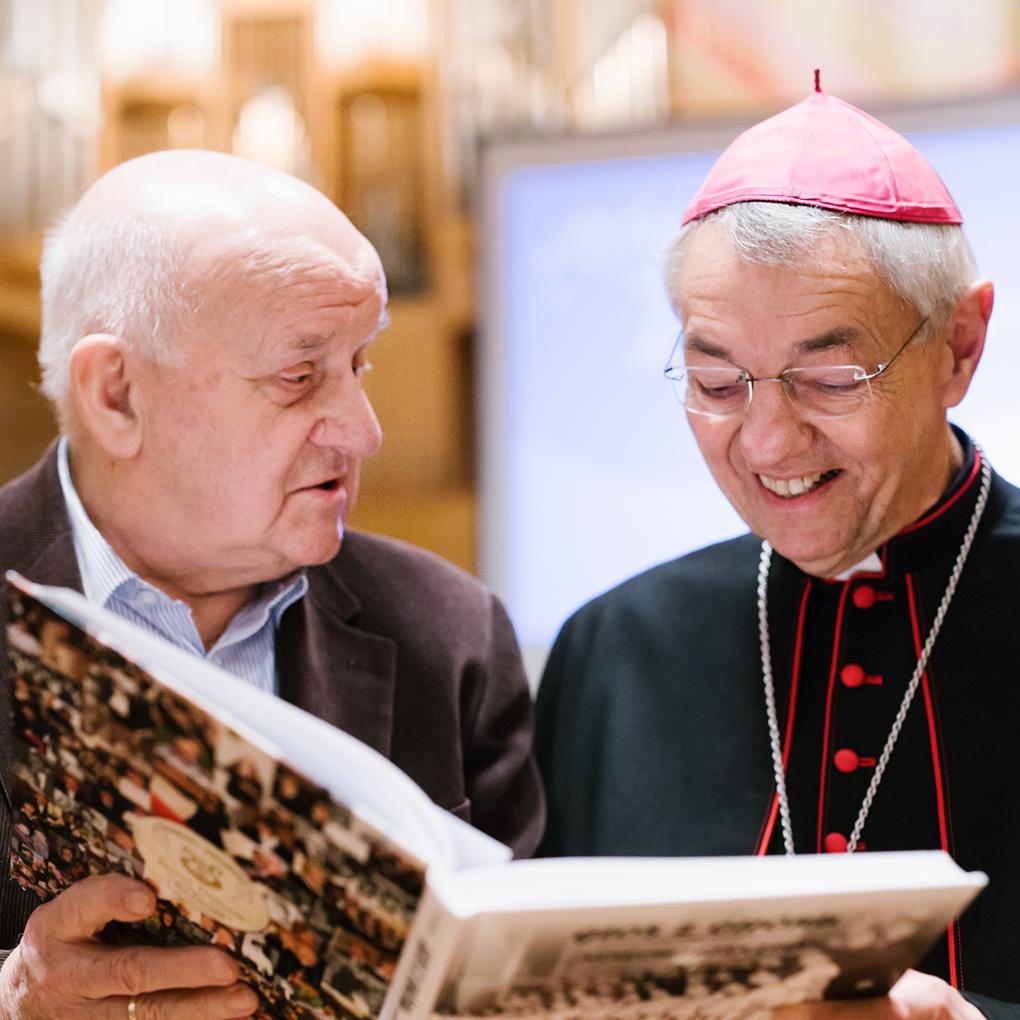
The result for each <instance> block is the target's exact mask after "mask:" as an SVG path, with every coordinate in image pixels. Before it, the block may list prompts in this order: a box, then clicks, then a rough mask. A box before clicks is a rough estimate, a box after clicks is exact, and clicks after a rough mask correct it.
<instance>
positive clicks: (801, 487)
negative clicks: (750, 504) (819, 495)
mask: <svg viewBox="0 0 1020 1020" xmlns="http://www.w3.org/2000/svg"><path fill="white" fill-rule="evenodd" d="M838 474H839V469H838V468H833V469H832V470H831V471H823V472H821V473H819V474H813V475H801V476H800V477H799V478H769V476H768V475H758V480H759V481H760V482H761V484H762V485H764V486H765V488H766V489H768V490H769V492H771V493H774V494H775V495H777V496H779V497H780V498H781V499H796V498H797V497H798V496H806V495H807V494H808V493H809V492H814V490H815V489H817V488H818V487H819V486H820V485H824V484H825V483H826V482H828V481H830V480H831V479H833V478H835V477H836V475H838Z"/></svg>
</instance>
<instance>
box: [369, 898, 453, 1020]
mask: <svg viewBox="0 0 1020 1020" xmlns="http://www.w3.org/2000/svg"><path fill="white" fill-rule="evenodd" d="M465 924H466V922H465V921H464V919H462V918H459V917H456V916H454V915H453V914H451V913H450V911H448V910H447V909H446V907H444V906H443V904H442V903H441V902H440V901H439V899H438V897H437V896H436V895H435V894H434V893H433V891H432V890H431V889H430V888H428V887H426V889H425V895H424V896H423V897H422V901H421V904H420V906H419V907H418V911H417V913H416V914H415V917H414V921H413V922H412V923H411V930H410V931H409V932H408V935H407V941H406V942H405V943H404V948H403V950H402V951H401V953H400V960H399V962H398V963H397V970H396V973H395V974H394V975H393V983H392V984H391V985H390V988H389V991H388V992H387V993H386V1001H385V1002H384V1003H383V1008H382V1011H381V1012H380V1014H379V1020H423V1018H424V1017H427V1016H429V1015H430V1014H431V1012H432V1008H433V1006H434V1005H435V1002H436V998H437V997H438V995H439V992H440V990H441V989H442V985H443V980H444V979H445V978H446V976H447V974H448V971H449V967H450V961H451V959H452V958H453V955H454V951H455V950H456V948H457V945H458V943H459V941H460V935H461V932H462V929H463V927H464V925H465Z"/></svg>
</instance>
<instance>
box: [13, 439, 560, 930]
mask: <svg viewBox="0 0 1020 1020" xmlns="http://www.w3.org/2000/svg"><path fill="white" fill-rule="evenodd" d="M7 570H17V571H18V572H19V573H21V574H23V575H25V576H26V577H28V578H29V579H30V580H32V581H36V582H39V583H41V584H52V585H63V586H66V587H70V588H76V589H78V590H79V591H80V590H81V577H80V575H79V572H78V565H77V560H76V558H75V554H74V547H73V542H72V537H71V527H70V522H69V521H68V518H67V513H66V510H65V507H64V499H63V495H62V493H61V489H60V482H59V478H58V476H57V458H56V448H55V446H54V447H51V449H50V450H49V452H48V453H47V454H46V456H45V457H44V458H43V460H41V461H40V462H39V463H38V464H37V465H36V466H35V467H34V468H32V469H31V470H30V471H28V472H27V473H26V474H24V475H22V476H21V477H19V478H16V479H15V480H14V481H12V482H9V483H8V484H7V485H5V486H3V487H2V488H0V574H2V573H3V572H4V571H7ZM308 584H309V587H308V594H307V595H306V596H305V598H303V599H301V600H299V601H298V602H296V603H295V604H294V605H293V606H291V607H290V608H289V609H288V610H287V611H286V612H285V613H284V616H283V619H282V621H281V623H280V629H279V631H278V633H277V639H276V660H277V672H278V676H279V685H280V695H281V696H282V697H283V698H285V699H286V700H287V701H290V702H292V703H293V704H295V705H298V706H300V707H301V708H303V709H306V710H307V711H309V712H312V713H314V714H315V715H318V716H320V717H321V718H322V719H325V720H326V721H327V722H330V723H332V724H333V725H335V726H338V727H339V728H340V729H343V730H345V731H346V732H348V733H350V734H352V735H354V736H355V737H357V738H358V739H360V740H362V741H364V742H365V743H366V744H369V745H370V746H372V747H374V748H375V749H376V750H378V751H380V752H382V753H383V754H385V755H386V756H387V757H389V758H390V759H391V760H392V761H393V762H394V763H395V764H397V765H398V766H399V767H400V768H401V769H403V770H404V771H405V772H406V773H407V774H408V775H409V776H410V777H411V778H412V779H414V781H415V782H416V783H418V785H419V786H421V787H422V788H423V789H424V790H425V792H426V793H427V794H428V795H429V796H430V797H431V798H432V799H433V800H434V801H435V802H436V803H437V804H439V805H440V806H442V807H444V808H447V809H448V810H450V811H452V812H453V813H454V814H457V815H459V816H460V817H461V818H464V819H466V820H468V821H470V822H471V823H472V824H474V825H476V826H477V827H478V828H480V829H482V830H483V831H485V832H488V833H490V834H491V835H493V836H495V837H496V838H497V839H499V840H502V841H503V842H504V843H508V844H509V845H510V846H511V847H513V849H514V852H515V853H516V854H517V855H518V856H526V855H529V854H530V853H531V852H532V851H533V850H534V848H535V846H536V844H537V843H538V839H539V837H540V835H541V830H542V824H543V818H544V808H543V800H542V794H541V788H540V786H539V782H538V778H537V773H536V770H535V766H534V762H533V760H532V756H531V700H530V696H529V693H528V686H527V682H526V680H525V676H524V670H523V667H522V665H521V659H520V653H519V650H518V648H517V643H516V640H515V638H514V634H513V629H512V627H511V625H510V622H509V620H508V618H507V616H506V613H505V611H504V609H503V607H502V606H501V605H500V603H499V602H498V600H497V599H496V598H495V597H494V596H493V595H492V594H491V593H489V592H488V591H486V590H485V589H484V588H483V587H482V586H481V585H480V584H479V583H478V581H477V580H475V579H474V578H472V577H471V576H470V575H468V574H466V573H464V572H463V571H460V570H458V569H457V568H455V567H453V566H451V565H450V564H448V563H445V562H444V561H443V560H441V559H439V558H438V557H436V556H433V555H432V554H430V553H427V552H424V551H422V550H420V549H415V548H413V547H412V546H408V545H405V544H403V543H400V542H396V541H393V540H392V539H385V538H378V537H375V536H370V535H361V534H357V533H348V534H347V535H346V536H345V537H344V541H343V548H342V549H341V551H340V553H339V555H338V556H337V557H336V558H335V559H334V560H333V561H332V562H330V563H328V564H325V565H324V566H320V567H311V568H309V570H308ZM6 612H7V606H6V599H5V598H2V597H0V625H2V624H4V623H5V620H6ZM4 631H5V628H4V627H3V626H0V673H2V676H0V679H2V682H0V786H2V797H0V950H2V949H5V948H9V947H10V946H12V945H14V943H15V942H16V940H17V938H18V936H19V934H20V932H21V931H22V930H23V929H24V924H25V920H26V919H27V917H28V914H29V913H30V911H31V909H32V908H33V907H34V906H36V905H37V901H36V900H35V897H34V896H29V895H26V894H24V893H22V892H21V890H20V889H19V888H17V887H16V886H15V885H14V883H12V882H11V881H10V879H9V878H8V860H7V846H8V840H9V836H10V826H11V818H10V796H9V789H10V784H9V777H10V760H9V752H10V747H11V736H10V691H9V684H8V682H7V678H6V661H7V657H6V640H5V634H4Z"/></svg>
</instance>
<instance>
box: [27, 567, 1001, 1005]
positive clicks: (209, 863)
mask: <svg viewBox="0 0 1020 1020" xmlns="http://www.w3.org/2000/svg"><path fill="white" fill-rule="evenodd" d="M7 599H8V618H7V651H8V660H9V661H8V676H9V682H10V684H11V685H12V696H13V697H12V701H13V708H14V720H13V731H12V732H13V734H14V742H15V755H14V767H13V774H12V779H11V790H10V793H11V797H12V801H13V808H14V826H13V838H12V845H11V847H10V856H11V868H12V873H13V875H14V877H15V878H16V879H17V880H18V881H19V882H20V883H21V884H22V885H23V886H24V887H26V888H28V889H31V890H34V891H35V892H36V893H37V894H38V895H39V896H40V898H41V899H48V898H51V897H53V896H55V895H57V894H58V893H59V892H61V891H62V890H63V889H64V888H66V887H67V886H68V885H70V884H71V883H73V882H76V881H78V880H80V879H82V878H85V877H87V876H89V875H94V874H100V873H104V872H109V871H117V872H120V873H123V874H126V875H130V876H133V877H135V878H139V879H143V880H145V881H146V882H148V883H149V884H150V885H151V886H152V887H153V889H154V890H155V891H156V893H157V895H158V898H159V899H158V909H157V911H156V913H155V914H154V915H153V916H152V917H150V918H148V919H146V920H145V921H144V922H141V923H139V924H136V925H125V924H114V925H110V926H108V927H107V929H105V930H104V932H103V938H104V939H106V940H108V941H110V942H113V943H118V942H120V943H126V942H133V943H148V944H152V945H166V946H175V945H185V944H195V943H198V944H210V945H215V946H218V947H220V948H222V949H223V950H224V951H226V952H228V953H230V954H231V955H232V956H234V957H235V958H236V959H237V960H238V961H239V962H240V964H241V967H242V979H243V980H245V981H246V982H248V983H249V984H250V985H251V986H252V987H253V988H254V989H255V990H256V991H257V993H258V994H259V996H260V1000H261V1006H260V1010H259V1012H258V1013H257V1014H256V1015H257V1016H258V1017H260V1018H263V1020H269V1018H278V1017H282V1018H293V1020H306V1018H346V1020H374V1018H381V1020H416V1018H424V1017H432V1016H441V1017H465V1018H467V1017H471V1018H475V1017H477V1018H481V1017H517V1018H523V1017H529V1018H530V1017H533V1018H539V1017H541V1018H556V1020H568V1018H569V1020H573V1018H577V1020H581V1018H591V1020H610V1018H613V1020H660V1018H661V1020H666V1018H676V1017H679V1018H691V1020H694V1018H706V1020H708V1018H716V1017H718V1018H722V1017H728V1018H729V1017H732V1018H737V1017H756V1016H761V1017H765V1016H767V1015H768V1013H769V1012H770V1010H771V1009H772V1008H773V1007H775V1006H777V1005H781V1004H784V1003H793V1002H806V1001H814V1000H818V999H823V998H847V997H854V996H867V995H880V994H883V993H884V992H885V991H887V990H888V988H889V987H890V986H891V984H892V983H894V982H895V980H896V979H897V977H898V976H899V975H900V974H901V973H902V972H903V970H904V969H906V968H907V967H909V966H910V965H911V964H913V963H915V962H916V961H917V960H918V959H920V958H921V957H922V956H923V955H924V953H925V951H926V950H927V948H928V947H929V945H930V944H931V943H932V941H933V940H934V939H935V938H936V937H937V936H938V935H939V933H940V932H941V931H942V930H943V929H944V928H945V926H946V925H947V924H949V923H950V922H951V921H952V919H953V918H954V917H955V916H957V914H958V913H959V912H960V911H961V910H962V909H964V907H965V906H966V905H967V903H968V902H969V901H970V900H971V899H972V898H973V897H974V896H975V895H976V894H977V893H978V892H979V891H980V889H981V887H982V886H983V885H984V882H985V879H984V876H983V875H981V874H966V873H964V872H963V871H962V870H961V869H959V868H958V867H957V866H956V865H955V864H954V863H953V862H952V860H951V859H950V858H949V857H948V856H947V855H945V854H942V853H939V852H934V851H932V852H928V851H922V852H916V853H900V854H878V853H876V854H855V855H849V856H847V855H843V856H839V855H825V856H803V857H786V858H780V857H773V858H720V859H687V860H685V859H679V858H678V859H645V858H635V859H621V858H612V859H595V858H590V859H565V858H564V859H550V860H538V861H512V862H511V861H510V851H509V850H508V848H506V847H504V846H502V845H501V844H500V843H497V842H496V841H495V840H493V839H491V838H490V837H488V836H486V835H484V834H483V833H481V832H479V831H477V830H475V829H473V828H472V827H471V826H469V825H467V824H465V823H464V822H462V821H460V820H459V819H457V818H455V817H454V816H453V815H450V814H448V813H447V812H445V811H443V810H442V809H440V808H439V807H437V806H436V805H435V804H433V803H432V802H431V801H430V800H429V799H428V797H427V796H426V795H425V793H424V792H423V791H422V790H420V789H419V788H418V787H417V786H416V785H415V783H414V782H413V781H412V780H411V779H410V778H408V777H407V776H406V775H405V774H404V773H402V772H401V771H400V770H399V769H397V768H396V766H394V765H393V764H392V763H391V762H389V761H388V760H387V759H385V758H384V757H383V756H382V755H380V754H378V753H377V752H376V751H374V750H372V749H371V748H369V747H366V746H365V745H363V744H361V743H360V742H359V741H357V740H355V739H354V738H352V737H350V736H348V735H347V734H345V733H343V732H341V731H340V730H337V729H335V728H333V727H331V726H329V725H327V724H326V723H324V722H322V721H321V720H319V719H317V718H315V717H314V716H311V715H309V714H307V713H305V712H303V711H302V710H300V709H298V708H296V707H294V706H292V705H289V704H287V703H285V702H283V701H282V700H280V699H278V698H276V697H274V696H272V695H270V694H266V693H263V692H260V691H257V690H254V689H253V688H252V687H250V686H249V685H247V684H245V683H244V682H242V681H241V680H238V679H237V678H235V677H233V676H231V675H229V674H228V673H225V672H224V671H222V670H220V669H218V668H217V667H215V666H213V665H211V664H209V663H207V662H205V661H203V660H201V659H199V658H197V657H195V656H193V655H190V654H189V653H187V652H185V651H182V650H181V649H178V648H176V647H174V646H173V645H171V644H170V643H168V642H166V641H164V640H163V639H161V638H159V637H157V636H154V635H152V634H149V633H147V632H145V631H143V630H142V629H141V628H139V627H137V626H136V625H135V624H133V623H130V622H128V621H126V620H124V619H122V618H120V617H117V616H115V615H113V614H111V613H109V612H107V611H105V610H103V609H100V608H97V607H95V606H93V605H91V604H89V603H88V602H87V601H86V600H85V598H84V597H83V596H82V595H80V594H78V593H77V592H73V591H69V590H66V589H56V588H46V587H43V586H40V585H36V584H33V583H31V582H29V581H26V580H25V579H24V578H21V577H18V576H17V575H15V574H8V577H7ZM422 739H423V740H428V739H429V734H428V733H422Z"/></svg>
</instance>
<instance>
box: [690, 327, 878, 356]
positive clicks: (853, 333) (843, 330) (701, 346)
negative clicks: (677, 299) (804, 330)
mask: <svg viewBox="0 0 1020 1020" xmlns="http://www.w3.org/2000/svg"><path fill="white" fill-rule="evenodd" d="M860 338H861V331H860V330H859V329H856V328H855V327H853V326H837V327H836V328H835V329H830V330H828V332H825V333H822V334H820V335H819V336H814V337H811V338H809V339H807V340H801V341H800V343H798V344H797V345H796V346H795V347H794V349H793V351H794V356H796V355H799V354H815V353H817V352H819V351H828V350H831V349H832V348H833V347H848V346H850V344H852V343H854V341H856V340H859V339H860ZM684 347H685V348H686V349H687V350H689V351H697V352H698V353H699V354H704V355H706V356H707V357H709V358H719V359H721V360H723V361H732V360H733V356H732V354H731V353H730V352H729V350H727V348H725V347H722V346H720V345H719V344H717V343H713V342H712V341H711V340H707V339H706V338H705V337H703V336H701V335H700V334H698V333H691V334H689V335H687V334H685V336H684Z"/></svg>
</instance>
